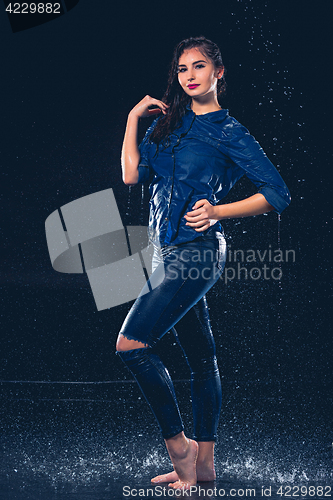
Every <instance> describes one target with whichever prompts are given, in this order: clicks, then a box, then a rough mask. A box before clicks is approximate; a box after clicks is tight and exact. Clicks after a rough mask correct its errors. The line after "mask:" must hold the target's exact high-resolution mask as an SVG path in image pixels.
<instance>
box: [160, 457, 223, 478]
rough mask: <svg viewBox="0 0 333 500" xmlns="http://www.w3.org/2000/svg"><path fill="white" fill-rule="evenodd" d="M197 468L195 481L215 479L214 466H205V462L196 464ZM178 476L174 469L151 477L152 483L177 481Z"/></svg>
mask: <svg viewBox="0 0 333 500" xmlns="http://www.w3.org/2000/svg"><path fill="white" fill-rule="evenodd" d="M196 470H197V481H199V482H204V481H214V480H215V479H216V473H215V469H214V466H207V465H205V464H198V462H197V465H196ZM178 480H179V477H178V474H177V472H176V471H174V470H173V471H172V472H168V473H167V474H161V475H159V476H155V477H153V478H152V480H151V482H152V483H168V482H169V481H178Z"/></svg>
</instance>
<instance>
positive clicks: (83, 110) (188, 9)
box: [0, 0, 332, 394]
mask: <svg viewBox="0 0 333 500" xmlns="http://www.w3.org/2000/svg"><path fill="white" fill-rule="evenodd" d="M329 7H330V3H329V2H318V3H317V4H316V6H314V4H313V3H312V2H311V3H310V2H301V1H292V2H287V1H281V2H275V1H268V0H267V1H261V0H260V1H258V2H254V1H250V0H243V1H239V0H230V1H220V2H210V3H209V4H207V3H204V2H199V3H197V2H195V3H194V2H192V3H191V2H190V3H189V2H174V3H173V2H163V3H162V2H154V3H148V2H141V3H139V2H126V3H124V4H123V5H121V4H120V3H117V6H116V4H114V3H113V2H110V1H108V0H104V1H100V2H91V1H88V0H80V2H79V3H78V4H77V5H76V6H75V7H74V8H72V9H71V10H70V11H69V12H67V13H65V14H64V15H62V16H60V17H59V18H58V19H56V20H54V21H51V22H48V23H45V24H42V25H40V26H37V27H35V28H32V29H26V30H23V31H20V32H16V33H12V31H11V27H10V23H9V21H8V18H7V17H6V15H5V13H4V12H3V14H2V15H1V16H0V32H1V35H0V37H1V46H2V55H1V73H2V77H1V98H2V102H1V122H2V133H1V186H2V195H1V207H2V209H1V212H2V215H3V217H2V221H3V222H2V230H3V233H2V238H1V240H2V250H1V252H2V257H1V291H2V304H3V306H4V307H3V309H2V313H1V319H2V327H1V330H2V341H1V354H0V360H1V362H0V370H1V379H2V380H6V381H9V380H30V381H34V380H48V381H107V380H117V379H119V380H122V379H124V378H126V377H127V378H130V376H129V375H128V374H127V373H125V372H124V368H123V367H122V365H121V363H120V361H119V360H118V359H117V358H116V357H115V356H114V354H113V353H114V343H115V340H116V337H117V333H118V331H119V328H120V326H121V323H122V321H123V319H124V317H125V315H126V312H127V311H128V309H129V307H130V304H124V305H123V306H119V307H117V308H113V309H111V310H105V311H101V312H97V310H96V307H95V304H94V300H93V296H92V293H91V290H90V287H89V283H88V280H87V277H86V276H82V275H81V276H79V275H65V274H59V273H57V272H56V271H54V270H53V269H52V267H51V263H50V259H49V256H48V250H47V246H46V239H45V230H44V222H45V219H46V218H47V217H48V215H49V214H50V213H52V212H53V211H54V210H56V209H57V208H59V207H60V206H62V205H64V204H66V203H68V202H70V201H72V200H74V199H77V198H80V197H82V196H85V195H88V194H90V193H93V192H97V191H100V190H103V189H107V188H110V187H111V188H113V190H114V193H115V196H116V199H117V203H118V207H119V210H120V213H121V216H122V218H123V222H124V224H129V223H130V224H138V223H144V224H146V223H147V215H148V212H147V203H146V202H147V201H148V188H147V186H145V187H144V201H145V204H144V208H142V206H141V193H142V192H141V186H136V187H134V188H132V192H131V196H130V199H129V194H128V187H127V186H125V185H124V184H123V183H122V180H121V171H120V150H121V144H122V137H123V133H124V128H125V124H126V118H127V114H128V112H129V111H130V109H131V108H132V107H133V106H134V105H135V104H136V103H137V102H138V101H139V100H140V99H141V98H142V97H144V95H146V94H150V95H152V96H155V97H157V98H161V97H162V95H163V92H164V90H165V86H166V77H167V72H168V65H169V62H170V60H171V55H172V51H173V48H174V46H175V45H176V43H178V42H179V41H180V40H181V39H183V38H185V37H188V36H197V35H200V34H203V35H205V36H206V37H207V38H210V39H212V40H213V41H215V42H216V43H217V44H218V45H219V46H220V47H221V51H222V56H223V61H224V64H225V67H226V70H227V73H226V79H227V84H228V89H227V95H226V97H225V98H224V101H223V107H226V108H228V109H229V112H230V114H231V115H232V116H234V117H236V118H237V119H238V120H239V121H240V122H241V123H243V124H244V125H245V126H246V127H247V128H248V129H249V130H250V132H251V133H252V134H253V135H254V136H255V137H256V139H257V140H258V141H259V142H260V144H261V145H262V147H263V148H264V150H265V152H266V153H267V155H268V157H269V158H270V159H271V160H272V161H273V163H274V164H275V165H276V166H277V168H278V170H279V171H280V173H281V175H282V176H283V178H284V180H285V181H286V183H287V185H288V187H289V188H290V191H291V194H292V203H291V205H290V207H289V208H288V209H286V210H285V212H283V214H282V216H281V222H280V225H279V223H278V218H277V215H276V214H275V213H270V214H268V215H267V216H260V217H254V218H253V217H251V218H248V219H246V220H245V219H244V220H234V221H232V220H230V221H226V222H225V223H224V224H223V225H224V228H225V231H226V234H227V239H228V243H229V245H230V248H232V249H240V248H242V249H244V250H246V249H259V250H262V251H264V250H265V249H268V248H269V245H271V248H272V249H276V248H278V244H279V240H280V248H281V249H282V251H283V252H285V250H287V249H293V250H295V255H296V261H295V262H289V263H282V264H281V266H282V267H281V269H282V271H283V278H282V280H281V282H280V283H279V282H278V281H274V280H272V279H271V280H269V281H265V280H262V279H261V280H257V281H250V280H244V279H242V280H234V281H232V282H229V284H228V285H224V283H223V282H222V281H221V282H219V283H218V284H217V285H216V286H215V287H214V289H213V290H212V291H211V292H209V304H210V309H211V318H212V325H213V328H214V333H215V337H216V342H217V349H218V355H219V362H220V366H221V371H222V375H223V378H224V380H225V381H226V383H231V384H232V387H233V388H234V387H242V383H243V384H245V383H248V382H256V383H258V384H262V386H263V387H264V385H265V384H267V383H270V382H273V383H274V387H275V389H276V387H278V388H279V390H280V391H281V390H282V391H284V392H285V393H286V392H288V391H290V390H291V391H292V394H296V393H298V392H299V390H300V387H303V389H304V390H305V391H310V392H312V393H316V392H318V391H324V392H325V388H326V389H327V390H328V388H329V386H330V381H331V379H330V377H331V372H332V364H331V333H332V332H331V331H330V321H329V313H330V308H331V295H330V293H331V276H330V271H331V263H330V249H329V244H330V242H331V234H332V233H331V226H330V224H331V206H330V205H331V183H330V181H331V179H332V174H331V169H332V161H331V160H332V155H331V151H330V146H331V144H330V142H331V131H330V128H331V127H330V122H329V115H330V110H329V104H330V101H331V79H330V78H329V74H330V72H331V68H330V63H329V54H330V53H331V50H332V44H331V36H330V19H331V16H330V14H331V12H330V10H329ZM148 124H149V121H148V120H147V121H146V122H144V123H143V124H142V130H141V133H142V134H143V132H144V130H145V128H146V126H148ZM253 192H255V189H254V186H253V185H252V184H251V183H250V182H249V181H247V180H246V179H243V180H242V181H241V182H239V183H238V185H237V186H236V187H235V188H234V189H233V190H232V192H231V193H230V195H229V196H228V200H227V201H230V200H237V199H240V198H242V197H245V196H248V195H250V194H252V193H253ZM128 203H130V212H129V215H126V211H127V204H128ZM159 349H160V350H161V352H163V355H164V357H165V359H166V361H167V363H168V364H169V368H170V371H171V373H172V375H173V376H174V377H175V378H176V379H177V378H187V377H188V373H187V371H186V369H185V368H184V366H183V363H182V362H181V355H180V354H179V353H178V349H176V347H175V346H174V345H173V339H172V338H171V337H170V336H169V334H168V335H166V337H165V339H163V340H162V341H161V346H160V348H159ZM239 384H240V385H239Z"/></svg>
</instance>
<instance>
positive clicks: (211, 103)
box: [191, 95, 222, 115]
mask: <svg viewBox="0 0 333 500" xmlns="http://www.w3.org/2000/svg"><path fill="white" fill-rule="evenodd" d="M205 97H206V96H205ZM207 97H208V96H207ZM191 109H192V111H193V113H195V114H196V115H204V114H206V113H211V112H212V111H218V110H220V109H222V108H221V106H220V105H219V103H218V100H217V96H216V95H214V97H210V98H208V99H205V98H203V97H201V98H200V99H196V98H192V103H191Z"/></svg>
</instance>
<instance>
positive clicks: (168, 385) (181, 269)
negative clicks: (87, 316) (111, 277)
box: [117, 243, 221, 488]
mask: <svg viewBox="0 0 333 500" xmlns="http://www.w3.org/2000/svg"><path fill="white" fill-rule="evenodd" d="M199 246H200V245H199ZM214 248H215V247H214ZM200 249H201V250H205V247H204V245H202V246H200ZM215 249H216V248H215ZM197 251H198V244H195V243H194V244H193V245H192V246H191V245H187V247H186V248H184V247H182V248H181V249H178V248H177V249H176V252H174V251H173V252H174V253H173V255H171V257H172V258H171V257H170V258H169V255H168V256H167V257H166V258H165V260H164V263H163V264H161V265H159V266H158V267H157V269H156V270H155V271H154V273H153V275H152V277H151V279H152V278H153V279H156V278H158V276H156V275H158V273H159V270H160V271H161V270H164V269H165V277H164V278H163V279H162V280H161V281H160V280H158V279H157V282H158V283H159V285H158V286H157V287H155V288H154V287H152V288H151V290H150V292H149V293H142V294H140V296H139V297H138V299H137V300H136V302H135V304H134V305H133V307H132V309H131V311H130V313H129V314H128V316H127V318H126V320H125V322H124V324H123V327H122V329H121V332H120V334H119V337H118V342H117V349H118V354H119V356H120V357H121V359H122V360H123V361H124V363H125V364H126V365H127V366H128V368H129V369H130V370H131V372H132V373H133V375H134V377H135V378H136V380H137V382H138V384H139V386H140V388H141V390H142V392H143V394H144V396H145V398H146V399H147V401H148V403H149V404H150V406H151V409H152V411H153V412H154V414H155V416H156V418H157V421H158V423H159V425H160V427H161V431H162V435H163V437H164V438H165V441H166V445H167V448H168V451H169V454H170V458H171V460H172V462H173V465H174V469H175V472H176V473H177V477H178V478H179V481H177V482H176V483H175V485H174V487H176V488H178V487H180V485H182V486H183V487H186V488H188V487H189V486H191V485H192V484H195V482H196V467H195V461H196V456H197V449H198V445H197V443H195V441H192V440H188V439H187V438H186V437H185V435H184V433H183V425H182V422H181V418H180V415H179V410H178V405H177V401H176V398H175V394H174V389H173V385H172V382H171V379H170V377H169V374H168V372H167V370H166V369H165V367H164V366H163V364H162V362H161V361H160V360H159V358H158V357H157V356H154V355H152V354H151V352H150V347H152V346H153V345H154V344H155V343H156V342H157V341H158V340H159V339H160V338H161V337H162V336H163V335H164V334H165V333H166V332H167V331H168V330H170V329H171V328H172V327H173V325H175V324H176V323H177V322H178V321H179V320H180V319H181V318H182V317H183V316H184V315H185V314H186V313H187V311H189V310H190V309H191V307H192V306H193V305H194V304H196V303H197V302H198V300H200V299H201V298H202V296H203V295H204V294H205V293H206V292H207V291H208V290H209V289H210V288H211V286H212V285H213V284H214V283H215V282H216V281H217V279H218V278H219V276H220V271H221V270H220V269H218V266H217V265H216V262H215V261H214V262H212V263H211V264H210V267H207V262H205V260H204V259H203V260H202V261H200V263H198V260H197V255H198V254H197ZM175 254H177V258H176V259H174V257H175ZM193 254H194V257H195V258H196V260H194V258H193ZM192 259H193V261H192ZM194 262H195V263H194ZM161 266H162V267H161ZM193 270H194V271H195V273H192V274H194V275H195V276H196V277H195V278H193V277H191V271H193ZM207 271H208V272H207ZM199 350H200V349H199ZM206 378H207V377H206ZM199 382H200V383H201V382H202V380H200V381H199ZM201 393H202V391H201ZM201 406H202V405H201ZM198 414H199V413H198ZM204 439H205V437H204Z"/></svg>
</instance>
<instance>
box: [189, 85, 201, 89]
mask: <svg viewBox="0 0 333 500" xmlns="http://www.w3.org/2000/svg"><path fill="white" fill-rule="evenodd" d="M197 87H199V85H198V84H193V85H188V86H187V88H189V89H196V88H197Z"/></svg>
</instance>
